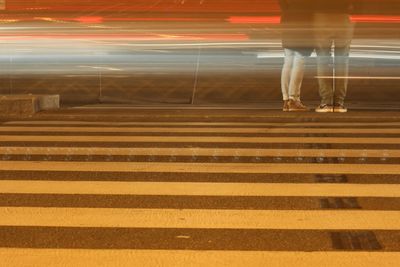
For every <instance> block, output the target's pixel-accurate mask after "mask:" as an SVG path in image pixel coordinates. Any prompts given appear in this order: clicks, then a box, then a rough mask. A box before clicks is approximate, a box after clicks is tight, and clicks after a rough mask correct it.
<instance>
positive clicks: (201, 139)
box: [1, 135, 400, 145]
mask: <svg viewBox="0 0 400 267" xmlns="http://www.w3.org/2000/svg"><path fill="white" fill-rule="evenodd" d="M1 141H2V142H117V143H122V142H138V143H252V144H276V143H289V144H299V143H306V144H315V143H319V144H395V145H397V144H400V138H352V137H221V136H210V137H205V136H190V137H188V136H111V135H110V136H42V135H20V136H17V135H3V136H1Z"/></svg>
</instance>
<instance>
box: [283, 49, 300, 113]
mask: <svg viewBox="0 0 400 267" xmlns="http://www.w3.org/2000/svg"><path fill="white" fill-rule="evenodd" d="M304 69H305V56H303V55H302V54H301V53H300V52H298V51H295V50H292V49H288V48H285V63H284V64H283V68H282V76H281V87H282V96H283V101H284V103H289V101H290V100H291V101H293V102H300V103H301V100H300V90H301V85H302V83H303V77H304ZM287 109H289V107H286V108H285V107H284V111H288V110H287Z"/></svg>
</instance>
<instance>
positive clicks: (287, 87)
mask: <svg viewBox="0 0 400 267" xmlns="http://www.w3.org/2000/svg"><path fill="white" fill-rule="evenodd" d="M311 1H312V0H279V4H280V6H281V10H282V17H281V25H282V47H283V48H284V51H285V62H284V64H283V69H282V76H281V87H282V96H283V111H307V110H309V109H308V108H307V107H306V106H305V105H304V104H303V103H302V102H301V99H300V91H301V85H302V82H303V77H304V70H305V59H306V57H309V56H310V55H311V53H312V52H313V51H314V47H315V43H314V41H313V34H314V30H313V16H314V15H313V9H312V4H313V2H311Z"/></svg>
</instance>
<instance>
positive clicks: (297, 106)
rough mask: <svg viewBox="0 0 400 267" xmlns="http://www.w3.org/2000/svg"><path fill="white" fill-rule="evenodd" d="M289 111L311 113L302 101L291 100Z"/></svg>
mask: <svg viewBox="0 0 400 267" xmlns="http://www.w3.org/2000/svg"><path fill="white" fill-rule="evenodd" d="M289 111H309V109H308V107H306V106H305V105H304V104H303V103H301V101H300V100H297V101H296V100H289Z"/></svg>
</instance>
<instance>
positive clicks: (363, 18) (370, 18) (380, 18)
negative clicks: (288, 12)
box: [227, 15, 400, 24]
mask: <svg viewBox="0 0 400 267" xmlns="http://www.w3.org/2000/svg"><path fill="white" fill-rule="evenodd" d="M351 20H352V21H353V22H358V23H400V16H384V15H353V16H351ZM227 21H229V22H230V23H234V24H236V23H237V24H240V23H242V24H258V23H260V24H279V23H280V21H281V18H280V16H263V17H260V16H258V17H255V16H254V17H250V16H246V17H241V16H235V17H230V18H229V19H227Z"/></svg>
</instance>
